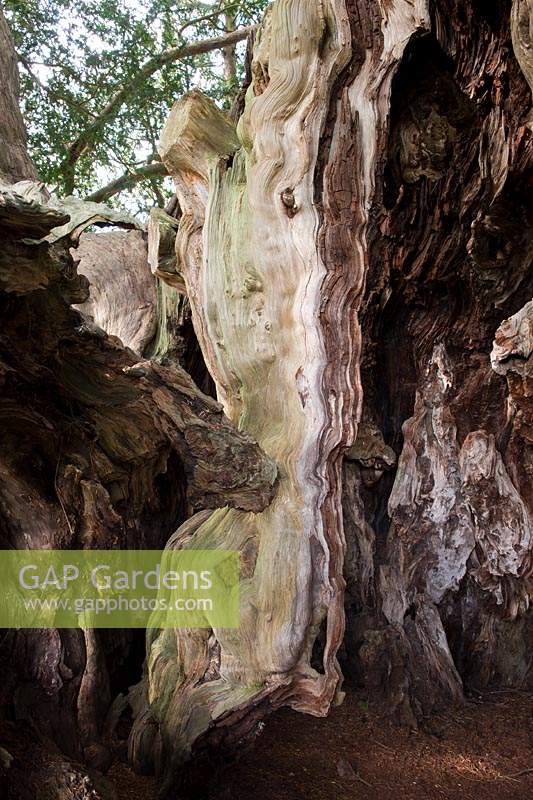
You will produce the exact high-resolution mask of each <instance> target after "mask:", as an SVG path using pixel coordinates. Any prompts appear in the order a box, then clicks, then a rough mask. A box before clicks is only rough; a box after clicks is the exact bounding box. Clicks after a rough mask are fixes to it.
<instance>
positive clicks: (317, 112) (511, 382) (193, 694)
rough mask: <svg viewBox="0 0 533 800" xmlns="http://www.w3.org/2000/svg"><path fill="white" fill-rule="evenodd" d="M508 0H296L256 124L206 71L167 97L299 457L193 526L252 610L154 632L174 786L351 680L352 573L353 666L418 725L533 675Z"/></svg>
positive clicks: (219, 358) (186, 226) (174, 162)
mask: <svg viewBox="0 0 533 800" xmlns="http://www.w3.org/2000/svg"><path fill="white" fill-rule="evenodd" d="M510 19H511V5H510V3H505V2H504V3H501V4H490V6H488V7H487V6H486V4H480V3H478V2H475V1H474V0H469V2H467V3H460V4H459V3H456V2H455V0H439V1H438V2H436V3H432V4H426V3H425V2H424V1H423V0H417V1H416V2H411V1H410V0H387V2H385V0H383V2H382V3H380V4H375V3H369V2H367V1H366V0H350V1H349V2H346V3H344V2H334V3H329V2H328V3H307V2H306V3H304V2H298V0H277V2H275V3H274V4H273V6H272V8H271V9H269V11H267V14H266V17H265V20H264V22H263V25H262V27H261V29H260V31H259V32H258V34H257V38H256V43H255V48H254V55H253V62H252V76H253V77H252V83H251V86H250V87H249V89H248V92H247V97H246V106H245V110H244V113H243V114H242V116H241V118H240V120H239V124H238V126H237V129H236V131H235V130H232V128H231V124H230V123H229V121H228V120H227V119H226V118H224V117H223V115H221V113H220V112H219V111H218V110H217V109H216V108H215V107H214V106H213V105H212V104H211V103H210V102H209V101H207V100H206V99H204V98H202V97H201V96H200V95H199V94H198V93H193V94H191V95H189V96H187V97H186V98H184V99H182V100H180V101H178V103H177V104H176V105H175V106H174V108H173V110H172V113H171V116H170V118H169V120H168V122H167V125H166V127H165V130H164V131H163V134H162V138H161V148H160V154H161V157H162V160H163V162H164V163H165V165H166V167H167V169H168V170H169V172H170V174H171V175H173V176H174V179H175V183H176V190H177V194H178V199H179V203H180V206H181V208H182V211H183V216H182V218H181V221H180V226H179V230H178V234H177V254H178V267H179V269H178V271H179V273H180V274H181V275H183V278H184V281H185V285H186V289H187V292H188V296H189V299H190V302H191V305H192V311H193V320H194V325H195V329H196V332H197V335H198V339H199V342H200V345H201V347H202V351H203V354H204V358H205V361H206V364H207V365H208V368H209V370H210V372H211V374H212V376H213V377H214V379H215V383H216V387H217V393H218V397H219V399H220V400H221V402H222V403H223V405H224V409H225V411H226V413H227V415H228V416H229V418H230V419H232V420H233V422H234V423H235V424H238V425H239V427H241V428H244V429H245V430H248V431H249V432H250V433H252V435H253V436H254V437H255V438H256V439H257V441H258V442H259V443H260V445H261V446H262V447H263V448H264V449H265V451H266V452H267V453H268V454H269V455H270V456H271V457H272V458H273V459H275V461H276V462H277V464H278V467H279V472H280V482H279V488H278V492H277V494H276V497H275V498H274V500H273V502H272V504H271V505H270V506H269V507H268V508H267V509H266V510H265V511H264V512H262V513H261V514H259V515H247V514H243V513H242V512H235V511H228V510H223V511H219V512H215V514H213V515H212V516H211V517H210V518H209V519H208V520H207V521H203V520H199V521H198V524H197V525H195V524H194V522H192V523H188V524H187V527H186V530H185V531H184V535H183V536H182V537H181V536H180V533H179V532H178V534H177V537H176V538H175V540H173V541H174V546H176V547H180V546H187V547H202V546H205V545H206V543H209V544H210V545H212V544H213V543H215V544H216V546H217V547H221V548H224V547H226V548H230V547H231V548H237V549H239V550H240V551H241V554H242V562H243V567H242V585H241V592H242V608H241V614H242V617H241V627H240V629H239V631H237V632H235V631H225V630H214V631H212V633H211V635H207V634H205V633H204V632H202V633H197V632H191V631H176V632H175V633H174V634H172V633H171V632H169V631H162V632H160V634H159V635H158V636H157V637H156V639H155V640H153V639H149V641H148V646H149V652H148V660H147V674H146V678H145V691H146V692H147V694H146V697H148V696H149V697H150V699H151V702H150V704H148V703H147V704H146V706H145V708H144V711H143V712H142V713H141V714H140V715H139V717H138V718H137V722H136V725H135V727H134V731H133V734H132V738H131V752H132V756H133V759H134V761H135V762H136V763H137V764H138V765H142V767H143V768H146V767H147V765H148V764H150V762H151V763H152V764H153V765H155V767H156V769H157V770H159V772H160V774H161V776H162V780H163V791H165V790H168V789H169V788H170V787H171V786H172V785H173V783H174V781H175V780H176V778H177V776H178V775H181V778H182V780H183V781H184V782H185V783H184V786H185V785H186V784H187V781H188V782H189V784H190V787H191V791H194V788H193V787H194V781H195V773H194V771H193V770H190V769H189V770H185V769H184V768H183V765H184V763H185V762H186V761H187V760H188V759H191V757H192V759H193V762H195V763H196V764H202V763H203V759H204V758H205V757H207V756H208V755H211V756H212V755H213V753H214V752H217V753H218V756H221V755H222V754H223V752H224V751H225V750H226V749H231V748H232V747H234V746H235V744H236V743H237V742H239V741H241V740H242V738H243V737H244V736H246V735H251V734H252V733H253V732H254V730H255V729H256V727H257V723H258V721H259V720H260V719H261V717H262V716H263V715H264V714H265V713H267V711H268V710H270V709H273V708H277V707H279V706H280V705H289V706H291V707H293V708H296V709H299V710H301V711H306V712H309V713H312V714H318V715H321V714H325V713H327V711H328V709H329V707H330V704H331V703H332V702H333V701H335V700H336V699H337V700H338V699H341V697H342V694H341V693H340V669H339V664H338V662H337V653H338V651H339V648H340V646H341V643H342V641H343V631H344V612H343V588H344V579H346V581H347V592H346V597H345V600H344V604H345V606H346V610H347V636H346V639H345V642H344V646H343V648H342V651H341V655H342V660H343V664H344V665H345V670H346V671H347V672H348V673H349V674H350V675H351V676H352V677H353V678H355V679H357V680H361V681H364V682H365V683H366V684H367V686H368V688H369V691H370V692H371V697H372V699H373V700H376V701H379V702H382V703H384V704H385V705H386V706H387V707H388V708H389V709H391V708H392V709H394V710H395V711H396V712H397V713H398V715H399V717H400V718H401V719H403V720H404V721H407V722H408V723H409V724H412V725H416V724H418V723H419V722H421V721H423V720H424V718H425V717H426V716H427V715H428V714H429V713H430V712H431V711H432V710H434V709H436V708H438V707H439V706H441V705H443V704H445V703H449V702H450V701H452V702H454V701H460V700H461V698H462V696H463V691H464V687H465V686H467V687H468V688H478V689H479V688H482V687H486V686H487V685H489V684H498V685H506V686H507V685H512V686H524V685H531V683H532V682H533V674H532V672H531V664H530V656H529V655H528V653H529V652H530V646H531V642H532V641H533V638H532V637H533V623H532V616H531V613H530V611H529V600H530V592H531V583H530V580H531V564H532V557H533V545H532V531H531V512H532V496H531V472H532V469H531V467H532V460H531V449H530V444H531V402H530V394H531V377H530V364H531V362H530V354H531V348H532V341H531V304H530V305H529V306H527V305H525V304H526V302H527V300H528V299H529V297H530V295H531V274H530V272H528V270H529V266H530V261H531V252H532V244H531V227H530V222H531V220H530V218H529V217H528V206H527V199H526V187H527V183H526V181H527V175H528V169H530V166H531V163H530V162H531V134H530V131H529V129H528V125H527V122H528V115H529V111H530V102H531V98H530V92H529V90H528V85H527V82H526V80H525V79H524V74H523V72H524V73H526V77H528V78H529V79H530V77H531V71H530V52H531V51H530V49H528V48H530V43H529V40H528V35H529V26H528V7H527V4H525V3H516V4H515V8H514V11H513V26H514V28H513V30H514V33H513V41H514V43H515V51H516V56H515V55H514V53H513V45H512V37H511V25H510ZM517 26H518V27H517ZM517 59H518V61H517ZM519 64H520V65H521V67H522V70H523V72H522V70H521V69H520V66H519ZM528 70H529V75H528ZM513 315H515V316H513ZM506 319H509V321H508V322H505V320H506ZM495 337H496V339H497V343H498V344H497V346H496V348H495V350H493V340H494V338H495ZM491 352H492V364H491ZM528 359H529V360H528ZM358 423H360V425H359V434H358V436H357V438H356V429H357V426H358ZM345 546H346V549H347V557H346V560H345V565H344V569H343V561H344V554H345ZM343 573H344V577H343ZM171 640H175V641H177V647H176V646H174V647H173V648H170V646H165V645H170V641H171ZM161 652H165V653H166V655H165V656H164V657H161V655H158V656H157V657H155V654H156V653H158V654H160V653H161ZM151 654H153V656H152V655H151ZM166 674H171V675H176V674H178V675H181V676H182V677H181V678H179V679H178V680H177V682H175V681H174V680H173V682H172V683H171V684H170V685H169V684H168V682H167V681H166V680H165V675H166ZM184 776H185V777H184Z"/></svg>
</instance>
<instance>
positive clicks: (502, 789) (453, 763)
mask: <svg viewBox="0 0 533 800" xmlns="http://www.w3.org/2000/svg"><path fill="white" fill-rule="evenodd" d="M432 729H433V732H432V733H431V734H429V733H421V732H414V731H408V730H401V729H398V728H397V727H395V726H393V725H391V724H389V723H387V722H385V721H383V720H382V719H379V718H378V717H377V716H376V715H374V714H372V713H371V712H370V711H369V710H368V708H367V704H366V702H365V699H364V697H363V696H361V695H358V694H353V693H350V694H348V696H347V697H346V700H345V702H344V704H343V705H342V706H340V707H338V708H335V709H334V710H333V711H332V713H331V715H330V716H329V717H328V718H326V719H315V718H313V717H308V716H304V715H301V714H297V713H295V712H292V711H280V712H278V713H276V714H274V715H272V716H271V717H270V718H269V719H267V720H266V721H265V725H264V728H263V731H262V733H261V735H260V736H258V737H257V739H256V742H255V746H254V748H253V749H251V750H249V751H247V752H246V753H245V754H244V755H243V756H242V757H241V758H240V760H239V762H238V763H237V764H235V765H233V766H232V767H231V769H230V770H228V771H227V772H226V773H225V775H223V777H222V780H221V782H220V784H219V787H218V790H217V793H216V795H213V800H214V798H215V796H216V798H217V800H400V799H401V800H423V799H424V800H441V799H442V800H444V798H446V800H533V696H532V695H530V694H525V693H524V694H521V693H494V694H490V695H487V696H486V697H485V698H484V699H483V700H482V701H476V702H473V701H470V702H468V703H467V704H466V705H465V706H464V708H462V709H461V710H456V711H453V712H450V713H449V714H446V715H444V716H441V717H438V718H436V719H435V720H434V722H433V724H432ZM109 777H111V778H112V779H114V782H115V785H116V786H117V789H118V793H119V800H132V798H139V800H152V798H154V797H155V785H154V782H153V779H146V778H138V777H137V776H132V775H131V773H129V770H128V769H127V767H125V766H123V765H118V766H115V767H114V768H112V770H111V771H110V773H109Z"/></svg>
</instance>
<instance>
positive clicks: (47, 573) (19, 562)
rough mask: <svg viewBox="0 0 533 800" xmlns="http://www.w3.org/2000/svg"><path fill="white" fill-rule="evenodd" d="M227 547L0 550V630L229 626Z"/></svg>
mask: <svg viewBox="0 0 533 800" xmlns="http://www.w3.org/2000/svg"><path fill="white" fill-rule="evenodd" d="M238 625H239V553H238V552H236V551H231V550H0V628H237V627H238Z"/></svg>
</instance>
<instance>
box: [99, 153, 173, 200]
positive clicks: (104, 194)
mask: <svg viewBox="0 0 533 800" xmlns="http://www.w3.org/2000/svg"><path fill="white" fill-rule="evenodd" d="M156 175H168V171H167V168H166V167H165V165H164V164H162V163H161V162H160V161H155V162H153V163H152V164H145V165H144V166H142V167H137V168H136V169H132V170H128V171H127V172H124V174H123V175H120V177H118V178H115V180H114V181H111V182H110V183H108V184H106V186H102V188H101V189H97V190H96V192H93V193H92V194H90V195H89V196H88V197H86V198H85V199H86V200H91V201H92V202H94V203H104V202H105V201H106V200H109V198H110V197H113V195H115V194H118V193H119V192H122V191H123V190H124V189H129V188H130V186H134V185H135V184H136V183H139V181H142V180H145V179H146V178H153V177H154V176H156Z"/></svg>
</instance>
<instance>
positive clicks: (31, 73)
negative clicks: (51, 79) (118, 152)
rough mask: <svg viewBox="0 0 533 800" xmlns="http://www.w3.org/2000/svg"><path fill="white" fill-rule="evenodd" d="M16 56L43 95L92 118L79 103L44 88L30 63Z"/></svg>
mask: <svg viewBox="0 0 533 800" xmlns="http://www.w3.org/2000/svg"><path fill="white" fill-rule="evenodd" d="M16 55H17V59H18V62H19V64H22V66H23V67H24V69H25V70H26V72H27V73H28V75H29V76H30V78H31V79H32V81H33V82H34V83H35V85H36V86H38V87H39V89H40V90H41V91H42V92H43V93H44V94H47V95H49V96H50V97H53V98H54V99H55V100H60V101H61V102H62V103H65V105H67V106H70V107H71V108H75V109H76V110H77V111H81V113H82V114H84V115H85V116H89V117H93V118H94V116H95V115H94V114H93V113H92V111H89V109H88V108H86V107H85V106H84V105H82V104H81V103H76V101H75V100H70V99H69V98H68V97H65V96H64V95H62V94H60V92H56V91H55V90H54V89H51V88H50V86H46V84H44V83H43V82H42V81H41V80H40V79H39V78H38V77H37V75H36V74H35V72H34V71H33V69H32V67H31V62H30V61H28V60H27V59H26V58H24V56H23V55H21V54H20V53H17V54H16Z"/></svg>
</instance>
